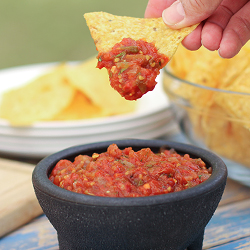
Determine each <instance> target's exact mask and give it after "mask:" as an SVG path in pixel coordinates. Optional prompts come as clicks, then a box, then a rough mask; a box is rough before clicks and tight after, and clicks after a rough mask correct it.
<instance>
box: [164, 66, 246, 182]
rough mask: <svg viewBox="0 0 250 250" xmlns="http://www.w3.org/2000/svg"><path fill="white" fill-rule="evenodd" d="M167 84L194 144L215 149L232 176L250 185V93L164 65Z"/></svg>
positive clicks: (185, 131)
mask: <svg viewBox="0 0 250 250" xmlns="http://www.w3.org/2000/svg"><path fill="white" fill-rule="evenodd" d="M163 88H164V91H165V93H166V94H167V95H168V97H169V99H170V100H171V102H172V104H173V107H174V109H175V111H176V112H175V113H176V114H177V120H178V122H179V124H180V128H181V131H182V132H183V133H184V135H185V136H186V137H187V139H188V140H189V142H190V143H191V144H194V145H196V146H199V147H202V148H205V149H207V150H210V151H213V152H214V153H216V154H217V155H219V156H220V157H221V158H222V159H223V160H224V162H225V163H226V165H227V167H228V177H229V178H231V179H233V180H235V181H237V182H240V183H242V184H244V185H246V186H250V157H249V155H250V117H249V116H247V115H244V114H247V113H248V114H249V113H250V111H248V110H249V108H250V94H247V93H241V92H233V91H227V90H222V89H216V88H211V87H207V86H203V85H199V84H196V83H192V82H188V81H186V80H183V79H180V78H178V77H176V76H175V75H173V74H172V73H171V70H170V69H169V68H167V67H166V68H164V73H163Z"/></svg>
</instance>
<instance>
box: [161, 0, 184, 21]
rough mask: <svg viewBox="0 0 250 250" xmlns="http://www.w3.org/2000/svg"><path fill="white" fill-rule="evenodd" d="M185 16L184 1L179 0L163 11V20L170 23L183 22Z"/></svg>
mask: <svg viewBox="0 0 250 250" xmlns="http://www.w3.org/2000/svg"><path fill="white" fill-rule="evenodd" d="M184 17H185V12H184V8H183V6H182V3H181V2H180V1H178V0H177V1H176V2H174V3H173V4H172V5H171V6H170V7H168V8H167V9H165V10H164V11H163V12H162V18H163V21H164V23H166V24H168V25H174V24H177V23H179V22H181V21H182V20H183V19H184Z"/></svg>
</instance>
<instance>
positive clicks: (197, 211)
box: [32, 139, 227, 250]
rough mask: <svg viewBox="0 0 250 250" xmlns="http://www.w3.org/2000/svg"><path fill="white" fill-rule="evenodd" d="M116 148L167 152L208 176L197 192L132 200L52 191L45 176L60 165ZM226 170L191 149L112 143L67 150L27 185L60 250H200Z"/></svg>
mask: <svg viewBox="0 0 250 250" xmlns="http://www.w3.org/2000/svg"><path fill="white" fill-rule="evenodd" d="M112 143H116V144H117V145H118V147H119V148H120V149H123V148H125V147H132V148H133V150H140V149H141V148H146V147H149V148H151V150H152V151H154V152H155V153H156V152H158V151H159V149H160V147H163V146H164V147H165V148H166V149H170V148H173V149H175V150H176V152H177V153H179V154H186V153H187V154H189V155H190V156H191V157H193V158H201V159H202V160H203V161H204V162H205V163H206V165H207V166H208V167H212V175H211V176H210V177H209V178H208V179H207V180H206V181H205V182H203V183H201V184H199V185H198V186H195V187H192V188H189V189H186V190H183V191H179V192H174V193H168V194H163V195H155V196H145V197H136V198H113V197H99V196H92V195H84V194H79V193H74V192H71V191H68V190H65V189H62V188H60V187H58V186H56V185H54V184H53V183H52V182H51V181H50V180H49V179H48V176H49V174H50V172H51V171H52V169H53V167H54V166H55V164H56V163H57V162H58V161H59V160H60V159H69V160H71V161H72V160H73V159H74V158H75V157H76V156H77V155H79V154H87V155H90V156H91V155H92V154H93V153H101V152H105V151H106V150H107V147H108V146H109V145H110V144H112ZM226 179H227V168H226V166H225V164H224V162H223V161H222V160H221V159H220V158H219V157H218V156H216V155H215V154H213V153H211V152H209V151H206V150H204V149H201V148H197V147H194V146H191V145H186V144H180V143H175V142H168V141H162V140H136V139H129V140H118V141H107V142H100V143H93V144H86V145H80V146H75V147H71V148H68V149H65V150H63V151H60V152H58V153H55V154H52V155H50V156H48V157H47V158H45V159H43V160H42V161H40V162H39V163H38V165H37V166H36V167H35V169H34V172H33V176H32V181H33V185H34V189H35V193H36V196H37V198H38V201H39V203H40V205H41V207H42V209H43V211H44V213H45V215H46V216H47V217H48V219H49V221H50V222H51V224H52V225H53V226H54V228H55V229H56V230H57V234H58V241H59V247H60V249H65V250H71V249H72V250H77V249H98V250H99V249H112V250H113V249H144V250H145V249H167V250H183V249H189V250H200V249H202V242H203V234H204V229H205V227H206V225H207V223H208V222H209V220H210V219H211V217H212V216H213V214H214V212H215V210H216V208H217V206H218V203H219V201H220V199H221V196H222V194H223V191H224V188H225V184H226Z"/></svg>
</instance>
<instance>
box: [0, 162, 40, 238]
mask: <svg viewBox="0 0 250 250" xmlns="http://www.w3.org/2000/svg"><path fill="white" fill-rule="evenodd" d="M33 168H34V166H33V165H32V164H27V163H21V162H17V161H12V160H5V159H1V158H0V197H1V198H0V225H1V226H0V237H1V236H3V235H5V234H7V233H9V232H11V231H12V230H14V229H16V228H18V227H20V226H22V225H24V224H25V223H27V222H29V221H30V220H32V219H33V218H35V217H37V216H38V215H40V214H42V209H41V207H40V205H39V204H38V201H37V199H36V196H35V193H34V189H33V186H32V181H31V177H32V171H33Z"/></svg>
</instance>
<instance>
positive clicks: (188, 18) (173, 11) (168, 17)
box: [162, 0, 222, 29]
mask: <svg viewBox="0 0 250 250" xmlns="http://www.w3.org/2000/svg"><path fill="white" fill-rule="evenodd" d="M221 2H222V0H212V1H211V0H176V1H175V2H174V3H173V4H172V5H171V6H170V7H168V8H167V9H165V10H164V11H163V12H162V18H163V21H164V22H165V23H166V24H167V25H168V26H170V27H171V28H174V29H179V28H183V27H187V26H190V25H193V24H196V23H200V22H201V21H203V20H205V19H206V18H208V17H209V16H210V15H211V14H212V13H213V12H214V11H215V10H216V9H217V7H218V6H219V5H220V3H221Z"/></svg>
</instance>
